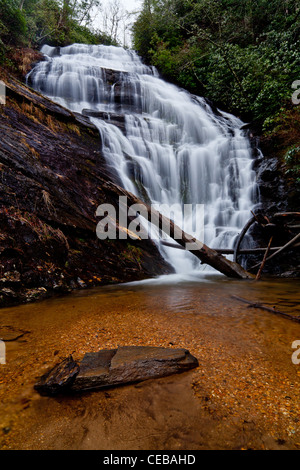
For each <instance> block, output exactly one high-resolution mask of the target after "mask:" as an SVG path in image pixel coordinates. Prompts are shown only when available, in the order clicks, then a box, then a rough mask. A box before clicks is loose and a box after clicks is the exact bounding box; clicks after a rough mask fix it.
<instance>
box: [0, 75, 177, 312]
mask: <svg viewBox="0 0 300 470" xmlns="http://www.w3.org/2000/svg"><path fill="white" fill-rule="evenodd" d="M0 78H1V79H2V80H3V81H4V82H5V84H6V92H7V101H6V105H5V106H3V105H0V133H1V146H0V254H1V263H0V306H6V305H12V304H16V303H19V302H26V301H31V300H35V299H40V298H44V297H47V296H50V295H53V294H55V293H59V292H68V291H69V290H72V289H76V288H83V287H89V286H95V285H101V284H108V283H118V282H125V281H133V280H139V279H144V278H147V277H153V276H156V275H158V274H162V273H168V272H171V271H172V269H171V267H170V266H169V265H168V264H167V263H166V262H165V261H164V260H163V259H162V257H161V256H160V254H159V252H158V250H157V248H156V246H155V245H154V244H153V243H152V242H151V241H149V240H143V241H134V240H131V239H130V238H128V240H107V241H100V240H99V239H98V238H97V236H96V225H97V222H98V221H99V220H97V219H96V217H95V211H96V209H97V207H98V205H99V204H102V203H110V204H113V205H114V206H115V207H117V205H118V198H117V197H114V196H113V195H111V194H108V193H107V192H106V190H105V188H104V184H105V183H106V182H107V181H116V182H118V179H117V176H116V175H113V174H112V173H111V172H110V171H109V170H108V168H107V166H106V162H105V160H104V157H103V155H102V153H101V142H100V136H99V132H98V130H97V129H96V128H95V126H94V125H93V124H92V123H91V121H90V120H89V118H88V117H85V116H82V115H80V114H76V113H72V112H70V111H69V110H67V109H65V108H63V107H61V106H59V105H57V104H55V103H53V102H52V101H50V100H48V99H46V98H45V97H43V96H42V95H40V94H39V93H36V92H34V91H33V90H31V89H30V88H28V87H26V86H25V85H24V84H22V83H21V82H19V81H18V80H16V79H14V78H12V77H11V76H7V75H5V74H4V73H2V76H1V77H0Z"/></svg>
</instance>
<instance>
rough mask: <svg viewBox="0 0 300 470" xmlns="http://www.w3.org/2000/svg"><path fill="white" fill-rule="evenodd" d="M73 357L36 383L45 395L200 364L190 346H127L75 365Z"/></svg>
mask: <svg viewBox="0 0 300 470" xmlns="http://www.w3.org/2000/svg"><path fill="white" fill-rule="evenodd" d="M75 364H76V363H74V361H73V359H72V358H68V359H65V360H64V361H63V362H61V363H60V364H57V365H56V366H55V367H54V368H53V369H52V370H51V371H50V372H49V373H48V374H45V375H44V376H42V377H41V378H40V380H39V381H38V382H37V384H36V385H35V389H36V390H37V391H38V392H39V393H41V394H43V395H44V394H46V395H53V394H57V393H63V392H65V391H69V392H71V391H72V392H83V391H91V390H99V389H102V388H107V387H113V386H117V385H123V384H128V383H133V382H140V381H143V380H147V379H153V378H158V377H166V376H168V375H172V374H177V373H180V372H184V371H187V370H190V369H193V368H195V367H198V365H199V363H198V360H197V359H196V358H195V357H194V356H192V355H191V354H190V353H189V351H188V350H187V349H170V348H160V347H152V346H125V347H119V348H118V349H112V350H107V349H104V350H102V351H99V352H96V353H88V354H86V355H85V356H84V358H83V360H82V361H81V363H80V364H79V365H78V364H76V365H77V367H76V365H75ZM68 371H70V377H68Z"/></svg>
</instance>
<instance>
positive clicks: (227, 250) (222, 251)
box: [160, 240, 300, 255]
mask: <svg viewBox="0 0 300 470" xmlns="http://www.w3.org/2000/svg"><path fill="white" fill-rule="evenodd" d="M160 243H161V245H164V246H167V247H169V248H174V249H177V250H186V248H184V247H183V246H181V245H176V244H175V243H170V242H167V241H165V240H161V241H160ZM293 247H294V248H299V247H300V243H296V244H295V245H293ZM281 248H282V246H276V247H272V248H270V250H269V251H270V252H272V251H273V252H275V251H277V250H280V249H281ZM266 249H267V247H265V248H248V249H244V250H239V255H255V254H259V253H265V252H266ZM212 250H214V251H216V252H217V253H220V254H221V255H233V254H234V251H235V250H234V249H232V248H212Z"/></svg>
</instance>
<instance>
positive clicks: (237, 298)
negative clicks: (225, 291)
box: [231, 295, 300, 323]
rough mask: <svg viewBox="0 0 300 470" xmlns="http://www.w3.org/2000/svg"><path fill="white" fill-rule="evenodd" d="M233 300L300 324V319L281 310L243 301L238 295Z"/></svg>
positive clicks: (233, 296)
mask: <svg viewBox="0 0 300 470" xmlns="http://www.w3.org/2000/svg"><path fill="white" fill-rule="evenodd" d="M231 298H232V299H236V300H239V301H240V302H243V303H244V304H248V308H260V309H261V310H266V311H267V312H271V313H274V314H275V315H280V316H282V317H284V318H287V319H288V320H292V321H294V322H297V323H300V317H294V316H293V315H289V314H288V313H285V312H281V311H280V310H276V309H275V308H274V307H273V308H271V307H266V306H265V305H264V304H262V303H260V302H251V301H250V300H247V299H243V298H242V297H238V296H237V295H232V296H231Z"/></svg>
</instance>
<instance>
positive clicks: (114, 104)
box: [27, 44, 258, 272]
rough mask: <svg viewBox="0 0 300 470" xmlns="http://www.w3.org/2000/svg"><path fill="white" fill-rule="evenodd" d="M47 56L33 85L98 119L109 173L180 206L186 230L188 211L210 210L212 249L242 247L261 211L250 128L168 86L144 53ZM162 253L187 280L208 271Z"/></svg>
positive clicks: (51, 51)
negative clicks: (246, 229) (245, 231)
mask: <svg viewBox="0 0 300 470" xmlns="http://www.w3.org/2000/svg"><path fill="white" fill-rule="evenodd" d="M42 52H43V53H44V55H45V60H44V61H42V62H40V63H38V64H37V65H36V66H35V67H34V69H33V70H32V71H31V72H30V74H29V75H28V77H27V79H28V82H29V84H30V85H31V86H32V87H33V88H35V89H36V90H38V91H40V92H41V93H43V94H44V95H46V96H47V97H49V98H50V99H52V100H53V101H55V102H57V103H59V104H61V105H63V106H65V107H67V108H69V109H70V110H72V111H76V112H79V113H82V112H84V113H86V114H88V115H90V116H93V117H91V118H90V119H91V120H92V122H93V123H94V124H95V125H96V126H97V128H98V129H99V132H100V135H101V142H102V147H103V153H104V155H105V158H106V160H107V164H108V165H109V166H111V167H113V168H114V170H115V171H117V173H118V175H119V178H120V180H121V182H122V185H123V186H124V188H125V189H127V190H129V191H131V192H132V193H134V194H136V195H139V196H140V197H142V198H144V199H145V198H146V199H147V200H148V201H151V202H152V203H153V204H166V205H169V206H173V205H174V204H176V207H177V208H178V210H176V211H175V212H174V214H173V215H174V221H175V222H176V223H178V225H182V208H183V205H184V204H194V205H195V204H204V237H205V239H204V240H202V241H204V242H205V243H206V244H208V245H209V246H210V247H214V248H217V247H224V248H231V247H233V246H234V243H235V240H236V238H237V236H238V234H239V232H240V230H241V228H242V227H243V226H244V224H245V223H246V221H247V220H248V219H249V217H250V216H251V210H252V209H253V207H254V205H255V204H256V203H257V202H258V189H257V185H256V178H255V172H254V171H253V170H252V150H251V146H250V142H249V140H248V138H247V137H246V136H245V135H244V133H243V131H242V130H241V126H242V124H243V123H242V122H241V121H240V120H239V119H238V118H236V117H234V116H232V115H230V114H227V113H224V112H221V111H217V112H213V110H212V109H211V107H210V106H209V105H208V103H207V102H206V100H205V99H203V98H200V97H198V96H194V95H191V94H189V93H188V92H186V91H185V90H183V89H180V88H178V87H176V86H175V85H172V84H170V83H167V82H165V81H164V80H162V79H161V78H160V77H159V75H158V73H157V71H156V69H155V68H154V67H148V66H146V65H144V64H143V63H142V61H141V60H140V58H139V57H138V56H137V54H136V53H135V52H134V51H130V50H125V49H123V48H121V47H115V46H102V45H99V46H89V45H83V44H74V45H72V46H67V47H62V48H54V47H50V46H43V48H42ZM84 110H85V111H84ZM86 110H88V111H86ZM104 116H105V118H106V119H103V117H104ZM118 123H122V125H118ZM122 126H123V127H122ZM184 222H185V225H184V230H185V231H187V232H189V233H191V234H193V235H195V236H196V237H199V238H200V236H201V237H202V238H203V234H201V235H200V234H199V233H195V231H194V230H193V228H194V226H192V223H191V221H190V220H186V221H184ZM160 249H161V250H162V252H163V254H164V256H165V257H166V258H167V259H168V261H169V262H170V263H171V264H172V265H173V266H174V268H175V270H176V271H177V272H190V271H191V270H195V269H196V270H197V269H199V261H198V260H197V259H196V258H195V257H194V256H193V255H191V254H190V253H188V252H182V251H180V250H176V249H173V248H166V247H160Z"/></svg>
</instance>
